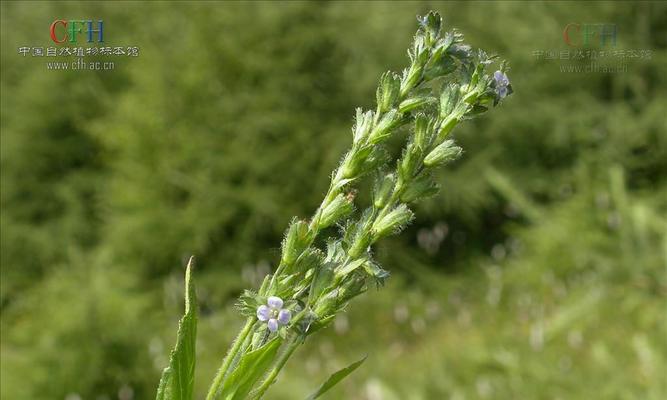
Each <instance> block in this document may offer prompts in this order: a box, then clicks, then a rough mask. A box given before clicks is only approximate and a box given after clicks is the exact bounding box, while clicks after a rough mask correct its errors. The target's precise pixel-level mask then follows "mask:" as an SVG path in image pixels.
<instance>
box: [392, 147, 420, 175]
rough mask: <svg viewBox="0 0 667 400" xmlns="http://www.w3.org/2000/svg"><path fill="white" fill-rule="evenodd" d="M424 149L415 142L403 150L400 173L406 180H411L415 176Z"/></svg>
mask: <svg viewBox="0 0 667 400" xmlns="http://www.w3.org/2000/svg"><path fill="white" fill-rule="evenodd" d="M421 157H422V151H421V149H420V148H419V147H417V146H416V145H415V143H414V141H413V142H411V143H410V144H409V145H408V147H406V148H405V150H404V151H403V156H402V157H401V160H400V161H399V163H400V164H399V171H398V172H399V175H400V177H401V178H402V179H403V180H404V181H409V180H410V179H412V177H413V176H414V174H415V172H416V171H417V168H418V167H419V163H420V162H421Z"/></svg>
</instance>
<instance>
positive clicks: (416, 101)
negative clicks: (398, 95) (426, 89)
mask: <svg viewBox="0 0 667 400" xmlns="http://www.w3.org/2000/svg"><path fill="white" fill-rule="evenodd" d="M433 102H435V98H433V97H431V96H415V97H410V98H408V99H405V100H403V101H402V102H401V104H400V105H399V106H398V112H401V113H406V112H409V111H412V110H414V109H417V108H420V107H423V106H425V105H427V104H429V103H433Z"/></svg>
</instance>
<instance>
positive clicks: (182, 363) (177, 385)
mask: <svg viewBox="0 0 667 400" xmlns="http://www.w3.org/2000/svg"><path fill="white" fill-rule="evenodd" d="M193 267H194V257H190V261H188V266H187V268H186V270H185V314H184V315H183V318H181V320H180V322H179V323H178V335H177V339H176V346H175V347H174V350H172V352H171V356H170V357H169V366H168V367H167V368H165V369H164V371H163V372H162V378H161V379H160V385H159V386H158V390H157V395H156V399H157V400H191V399H192V389H193V387H194V380H195V339H196V336H197V297H196V294H195V288H194V283H193V281H192V268H193Z"/></svg>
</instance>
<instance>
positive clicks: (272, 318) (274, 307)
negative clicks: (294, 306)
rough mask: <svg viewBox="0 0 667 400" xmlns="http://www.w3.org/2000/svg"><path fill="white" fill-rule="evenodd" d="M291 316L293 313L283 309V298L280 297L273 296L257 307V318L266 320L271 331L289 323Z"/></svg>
mask: <svg viewBox="0 0 667 400" xmlns="http://www.w3.org/2000/svg"><path fill="white" fill-rule="evenodd" d="M291 318H292V313H291V312H290V310H287V309H283V300H282V299H281V298H280V297H276V296H271V297H269V298H268V299H267V300H266V304H262V305H261V306H259V307H257V319H258V320H260V321H262V322H266V325H267V326H268V327H269V330H270V331H271V332H275V331H277V330H278V328H280V327H281V326H283V325H287V324H288V323H289V321H290V319H291Z"/></svg>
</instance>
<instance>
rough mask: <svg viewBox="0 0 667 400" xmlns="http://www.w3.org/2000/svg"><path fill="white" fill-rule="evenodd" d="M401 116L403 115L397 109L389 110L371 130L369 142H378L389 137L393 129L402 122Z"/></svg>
mask: <svg viewBox="0 0 667 400" xmlns="http://www.w3.org/2000/svg"><path fill="white" fill-rule="evenodd" d="M401 117H402V115H401V114H399V113H398V111H396V110H395V109H392V110H389V111H387V113H386V114H385V115H384V116H383V117H382V118H381V119H380V122H378V124H377V126H375V129H373V131H372V132H371V135H370V137H369V142H370V143H372V144H376V143H379V142H381V141H382V140H384V139H385V138H387V137H388V136H389V134H391V131H392V129H394V128H395V127H396V126H398V125H399V124H400V122H401Z"/></svg>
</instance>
